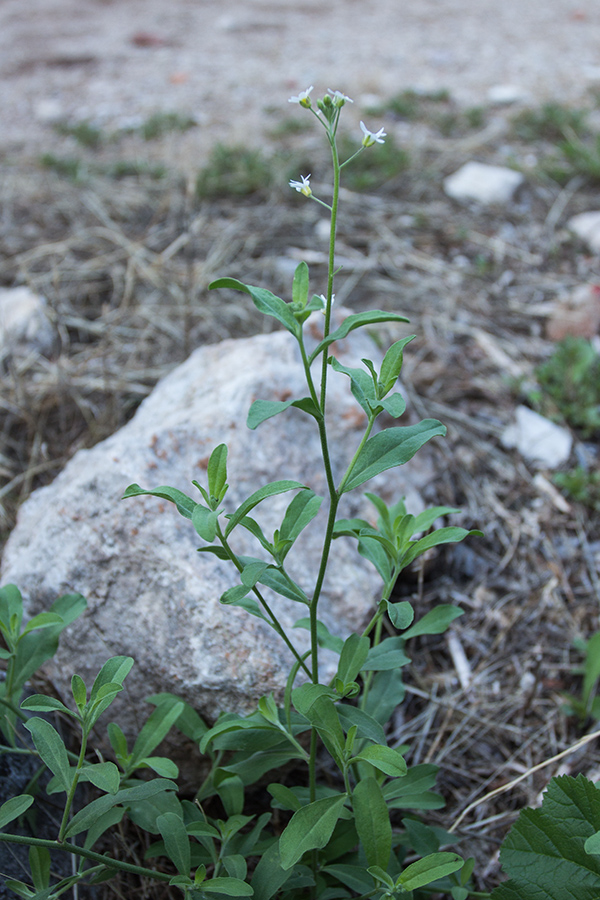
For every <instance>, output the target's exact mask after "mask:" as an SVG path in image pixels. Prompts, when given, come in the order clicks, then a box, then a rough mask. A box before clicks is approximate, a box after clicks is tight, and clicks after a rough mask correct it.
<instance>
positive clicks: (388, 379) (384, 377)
mask: <svg viewBox="0 0 600 900" xmlns="http://www.w3.org/2000/svg"><path fill="white" fill-rule="evenodd" d="M415 337H416V335H415V334H409V336H408V337H405V338H402V340H400V341H396V342H395V343H394V344H392V346H391V347H390V348H389V350H388V351H387V353H386V354H385V356H384V357H383V362H382V363H381V370H380V372H379V380H380V382H381V385H382V387H383V389H384V391H385V393H386V394H387V392H388V391H391V389H392V388H393V387H394V385H395V384H396V381H397V380H398V376H399V375H400V371H401V369H402V362H403V359H404V348H405V347H406V345H407V344H410V342H411V341H413V340H414V339H415Z"/></svg>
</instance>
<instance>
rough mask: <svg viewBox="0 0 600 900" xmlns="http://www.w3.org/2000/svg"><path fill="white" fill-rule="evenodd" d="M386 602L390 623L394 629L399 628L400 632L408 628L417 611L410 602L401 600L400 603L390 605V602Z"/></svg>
mask: <svg viewBox="0 0 600 900" xmlns="http://www.w3.org/2000/svg"><path fill="white" fill-rule="evenodd" d="M385 602H386V606H387V612H388V616H389V617H390V622H391V623H392V625H393V626H394V628H397V629H398V631H404V629H405V628H408V626H409V625H410V624H411V623H412V621H413V619H414V617H415V611H414V609H413V608H412V605H411V604H410V603H409V602H408V600H401V601H400V602H399V603H390V601H389V600H386V601H385Z"/></svg>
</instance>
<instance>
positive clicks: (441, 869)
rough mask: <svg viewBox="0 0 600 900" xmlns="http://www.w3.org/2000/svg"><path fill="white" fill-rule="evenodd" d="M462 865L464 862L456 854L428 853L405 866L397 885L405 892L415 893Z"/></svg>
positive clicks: (455, 870)
mask: <svg viewBox="0 0 600 900" xmlns="http://www.w3.org/2000/svg"><path fill="white" fill-rule="evenodd" d="M463 863H464V860H463V859H462V858H461V857H460V856H457V855H456V853H430V854H429V855H428V856H424V857H423V859H418V860H417V861H416V862H414V863H411V864H410V866H407V867H406V869H404V871H403V872H402V874H401V875H400V877H399V878H398V883H399V884H401V885H402V887H403V888H404V890H405V891H416V890H417V888H421V887H424V886H425V885H426V884H431V883H432V882H433V881H437V880H438V879H439V878H444V877H445V876H446V875H451V874H452V873H453V872H458V870H459V869H462V867H463Z"/></svg>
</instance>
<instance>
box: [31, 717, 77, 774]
mask: <svg viewBox="0 0 600 900" xmlns="http://www.w3.org/2000/svg"><path fill="white" fill-rule="evenodd" d="M25 728H26V729H27V730H28V731H29V732H30V734H31V736H32V738H33V743H34V744H35V749H36V750H37V752H38V753H39V754H40V756H41V758H42V762H44V763H45V764H46V765H47V766H48V768H49V769H50V771H51V772H52V774H53V775H56V777H57V779H58V780H59V783H60V785H61V789H62V790H63V791H67V792H68V791H69V789H70V787H71V767H70V765H69V758H68V756H67V749H66V747H65V745H64V742H63V739H62V738H61V737H60V735H59V734H58V732H57V731H56V729H55V728H53V727H52V725H51V724H50V722H46V720H45V719H38V718H37V717H35V718H33V719H29V721H27V722H25Z"/></svg>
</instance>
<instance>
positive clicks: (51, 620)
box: [21, 612, 64, 637]
mask: <svg viewBox="0 0 600 900" xmlns="http://www.w3.org/2000/svg"><path fill="white" fill-rule="evenodd" d="M50 625H61V626H63V625H64V623H63V620H62V618H61V617H60V616H57V615H56V613H51V612H43V613H39V614H38V615H37V616H34V617H33V618H32V619H30V620H29V622H28V623H27V625H26V626H25V628H24V629H23V633H22V635H21V637H24V636H25V635H26V634H29V632H30V631H36V630H37V629H39V628H49V627H50Z"/></svg>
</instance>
